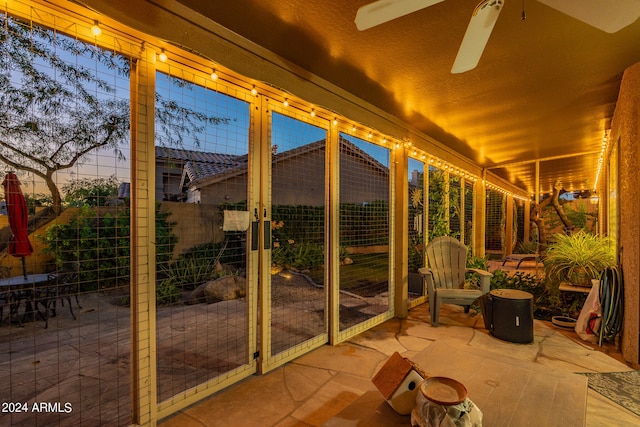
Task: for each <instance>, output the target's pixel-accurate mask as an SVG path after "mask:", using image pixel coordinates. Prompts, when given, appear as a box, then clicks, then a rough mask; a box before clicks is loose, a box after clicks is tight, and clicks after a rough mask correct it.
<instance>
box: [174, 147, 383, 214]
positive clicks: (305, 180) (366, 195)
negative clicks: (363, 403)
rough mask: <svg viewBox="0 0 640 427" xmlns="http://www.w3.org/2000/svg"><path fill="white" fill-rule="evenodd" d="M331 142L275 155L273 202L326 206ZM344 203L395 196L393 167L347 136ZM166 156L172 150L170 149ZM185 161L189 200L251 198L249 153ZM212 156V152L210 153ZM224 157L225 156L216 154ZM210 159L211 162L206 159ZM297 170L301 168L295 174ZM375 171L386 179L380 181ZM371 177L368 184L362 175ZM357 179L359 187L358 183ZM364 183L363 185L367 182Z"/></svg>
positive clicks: (343, 155)
mask: <svg viewBox="0 0 640 427" xmlns="http://www.w3.org/2000/svg"><path fill="white" fill-rule="evenodd" d="M325 145H326V144H325V141H324V140H320V141H316V142H312V143H309V144H306V145H303V146H301V147H298V148H294V149H292V150H288V151H284V152H282V153H277V154H275V155H274V156H273V159H272V180H273V183H272V188H273V189H274V190H273V193H274V194H273V195H272V199H273V203H274V204H282V205H309V206H321V205H324V204H325V194H324V185H320V186H319V185H318V183H319V182H320V183H324V181H325V179H324V176H325V159H326V151H325ZM340 153H341V155H340V176H341V180H342V181H343V182H344V183H347V184H348V185H343V186H342V191H341V194H340V201H341V202H342V203H367V202H372V201H377V200H385V201H386V200H388V199H389V184H388V182H389V181H388V177H389V169H388V168H387V167H386V166H384V165H383V164H381V163H380V162H379V161H377V160H376V159H374V158H373V157H371V156H370V155H368V154H367V153H365V152H364V151H362V150H361V149H359V148H358V147H357V146H355V145H354V144H353V143H351V142H350V141H348V140H347V139H344V138H341V139H340ZM165 154H168V153H167V152H165ZM201 154H203V156H202V158H201V159H192V160H188V161H186V162H185V163H184V170H183V173H182V179H181V182H180V188H181V190H182V192H183V194H184V197H183V198H182V199H181V200H184V201H186V202H187V203H204V204H220V203H224V202H229V203H236V202H240V201H243V200H246V194H247V188H248V184H247V169H248V159H247V156H246V155H245V156H230V155H221V154H214V153H208V154H207V153H201ZM205 154H206V155H205ZM216 156H219V157H216ZM203 159H206V160H207V161H202V160H203ZM291 171H296V173H295V175H294V176H292V175H291ZM374 175H377V176H379V177H382V178H383V179H376V178H375V177H374ZM363 176H366V177H368V178H367V180H366V182H362V177H363ZM354 183H356V185H353V184H354ZM359 183H362V184H361V185H360V184H359Z"/></svg>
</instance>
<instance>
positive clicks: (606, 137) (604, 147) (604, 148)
mask: <svg viewBox="0 0 640 427" xmlns="http://www.w3.org/2000/svg"><path fill="white" fill-rule="evenodd" d="M609 132H610V130H606V131H605V132H604V135H603V137H602V147H601V149H600V158H599V159H598V169H597V171H596V179H595V180H594V181H593V191H594V192H596V191H597V190H598V180H599V179H600V172H602V164H603V163H604V155H605V154H606V152H607V144H608V142H609Z"/></svg>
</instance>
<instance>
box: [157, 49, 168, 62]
mask: <svg viewBox="0 0 640 427" xmlns="http://www.w3.org/2000/svg"><path fill="white" fill-rule="evenodd" d="M158 59H159V60H160V62H167V54H166V53H164V49H161V50H160V54H159V55H158Z"/></svg>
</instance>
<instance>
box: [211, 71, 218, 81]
mask: <svg viewBox="0 0 640 427" xmlns="http://www.w3.org/2000/svg"><path fill="white" fill-rule="evenodd" d="M211 80H213V81H214V82H215V81H216V80H218V73H216V70H213V71H212V72H211Z"/></svg>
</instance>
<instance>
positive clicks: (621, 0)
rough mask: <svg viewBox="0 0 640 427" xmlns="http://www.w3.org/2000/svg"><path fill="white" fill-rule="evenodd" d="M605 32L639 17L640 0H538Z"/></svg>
mask: <svg viewBox="0 0 640 427" xmlns="http://www.w3.org/2000/svg"><path fill="white" fill-rule="evenodd" d="M538 1H539V2H540V3H543V4H546V5H547V6H549V7H550V8H553V9H555V10H558V11H560V12H562V13H564V14H567V15H569V16H571V17H572V18H575V19H577V20H579V21H582V22H584V23H585V24H589V25H591V26H592V27H596V28H597V29H599V30H602V31H605V32H607V33H615V32H616V31H620V30H621V29H623V28H624V27H626V26H628V25H631V24H633V23H634V22H635V21H636V20H637V19H638V18H639V17H640V0H615V1H611V0H538Z"/></svg>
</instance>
